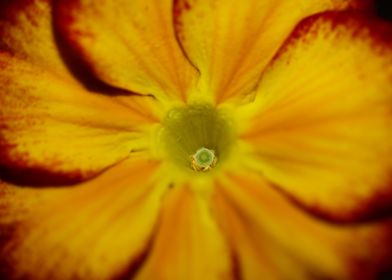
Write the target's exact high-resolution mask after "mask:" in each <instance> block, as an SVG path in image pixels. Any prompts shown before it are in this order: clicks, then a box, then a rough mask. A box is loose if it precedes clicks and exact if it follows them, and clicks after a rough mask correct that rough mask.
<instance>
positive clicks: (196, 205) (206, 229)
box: [135, 186, 231, 280]
mask: <svg viewBox="0 0 392 280" xmlns="http://www.w3.org/2000/svg"><path fill="white" fill-rule="evenodd" d="M151 250H152V251H151V254H150V256H149V257H148V258H147V260H146V263H145V264H144V265H143V267H142V268H141V271H140V272H139V273H138V274H137V275H136V278H135V279H136V280H150V279H156V280H177V279H178V280H184V279H187V280H200V279H206V280H213V279H214V280H215V279H216V280H218V279H231V278H230V273H231V271H230V263H229V259H228V252H227V248H226V246H225V244H224V243H223V238H222V235H221V233H220V231H219V229H218V228H217V226H216V224H215V221H213V220H212V217H211V213H210V212H209V208H208V205H207V203H206V200H205V198H202V197H200V196H199V195H198V194H197V193H193V192H192V191H191V190H190V189H189V188H188V186H178V187H176V188H174V189H172V190H171V191H170V193H169V194H168V196H167V197H166V198H165V201H164V205H163V209H162V216H161V219H160V222H159V226H158V229H157V232H156V238H155V240H154V243H153V245H152V249H151Z"/></svg>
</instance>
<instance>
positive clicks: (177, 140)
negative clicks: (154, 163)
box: [162, 104, 233, 172]
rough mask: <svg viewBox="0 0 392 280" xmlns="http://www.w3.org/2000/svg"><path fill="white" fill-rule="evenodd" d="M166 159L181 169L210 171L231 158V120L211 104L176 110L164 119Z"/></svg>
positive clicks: (194, 105) (163, 137) (163, 134)
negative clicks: (229, 156)
mask: <svg viewBox="0 0 392 280" xmlns="http://www.w3.org/2000/svg"><path fill="white" fill-rule="evenodd" d="M162 124H163V132H162V139H163V143H164V146H165V147H164V148H165V151H166V155H167V158H169V159H170V160H171V161H172V162H173V163H175V164H176V165H177V166H180V167H182V168H184V167H185V168H187V169H188V170H193V171H196V172H206V171H211V170H212V169H214V168H215V167H217V166H219V165H220V164H222V163H223V162H224V161H225V159H226V158H227V157H228V155H229V151H230V146H231V144H232V142H233V132H232V131H233V129H232V125H231V122H230V121H229V118H228V117H227V116H226V115H225V114H224V113H223V112H222V111H219V110H218V109H216V108H215V107H213V106H212V105H209V104H193V105H188V106H184V107H177V108H174V109H172V110H170V111H169V112H168V114H167V115H166V117H165V119H164V120H163V123H162Z"/></svg>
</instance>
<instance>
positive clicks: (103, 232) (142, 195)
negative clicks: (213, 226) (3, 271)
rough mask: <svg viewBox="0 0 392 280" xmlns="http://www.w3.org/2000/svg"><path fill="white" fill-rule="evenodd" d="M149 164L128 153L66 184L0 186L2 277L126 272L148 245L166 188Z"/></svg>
mask: <svg viewBox="0 0 392 280" xmlns="http://www.w3.org/2000/svg"><path fill="white" fill-rule="evenodd" d="M157 167H158V165H157V163H155V162H151V161H147V160H145V159H143V158H136V159H132V160H126V161H124V162H122V163H120V164H118V165H117V166H115V167H113V168H111V169H110V170H108V171H107V172H105V173H104V174H103V175H101V176H99V177H97V178H94V179H93V180H91V181H89V182H86V183H83V184H80V185H77V186H75V187H73V188H59V187H57V188H50V189H34V188H20V187H14V186H6V185H0V190H1V193H2V195H1V197H0V203H1V205H2V207H1V210H0V229H1V230H2V236H4V237H6V238H8V241H7V242H6V243H5V245H3V246H2V250H1V254H0V260H1V264H0V266H1V267H2V268H8V269H9V271H8V275H7V277H8V278H7V279H21V278H23V279H25V278H27V279H37V280H47V279H53V280H73V279H95V280H99V279H102V280H106V279H114V278H115V277H119V276H120V275H123V276H126V275H127V273H130V272H129V268H130V267H132V265H133V264H135V262H137V261H138V258H139V257H140V256H141V255H143V252H144V250H145V249H146V247H147V245H148V242H149V240H150V238H151V234H152V231H153V228H154V225H155V223H156V219H157V216H158V211H159V208H160V204H161V203H160V201H161V196H162V194H163V191H164V190H165V189H166V186H165V185H164V184H163V183H162V180H161V179H160V178H157V176H154V172H155V170H156V169H157ZM7 228H8V229H10V228H12V230H11V231H8V233H7V231H6V229H7Z"/></svg>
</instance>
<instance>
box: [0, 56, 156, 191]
mask: <svg viewBox="0 0 392 280" xmlns="http://www.w3.org/2000/svg"><path fill="white" fill-rule="evenodd" d="M0 65H1V69H0V84H1V85H2V89H1V92H0V154H1V156H0V167H1V173H2V175H3V176H6V177H7V179H10V178H9V177H12V179H14V180H16V181H14V182H15V183H19V184H25V183H26V182H27V183H28V184H40V183H42V182H46V183H47V184H63V183H65V182H64V181H63V179H65V178H67V180H66V181H67V182H68V183H69V182H73V181H75V180H78V179H82V178H85V177H86V176H87V177H88V176H92V175H95V174H96V173H97V172H99V171H101V170H102V169H104V168H107V167H108V166H110V165H112V164H114V163H116V162H117V161H119V160H120V159H123V158H125V157H127V156H129V154H130V153H131V152H132V151H136V150H140V149H148V148H149V145H150V143H149V141H148V139H149V138H146V137H147V134H146V133H147V131H146V130H145V126H146V125H147V124H148V125H150V124H152V123H154V122H156V119H154V117H153V115H151V114H152V112H151V111H150V107H149V103H148V102H147V100H148V99H149V97H123V98H122V99H121V100H120V99H115V98H111V97H107V96H104V95H100V94H92V93H88V92H86V91H84V90H83V89H82V88H80V87H78V86H75V85H74V84H71V83H67V82H65V80H62V79H60V78H58V77H57V76H54V75H52V74H49V73H48V72H46V71H45V70H44V69H41V68H39V67H34V66H32V65H30V64H29V63H25V62H23V61H21V60H19V59H16V58H14V57H12V56H11V55H9V54H6V53H0ZM124 99H128V102H127V103H126V102H125V100H124ZM142 99H147V100H146V102H144V101H142ZM22 171H23V176H20V174H22ZM30 180H32V181H30ZM35 181H36V183H34V182H35Z"/></svg>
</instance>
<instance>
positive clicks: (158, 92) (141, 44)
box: [55, 0, 196, 100]
mask: <svg viewBox="0 0 392 280" xmlns="http://www.w3.org/2000/svg"><path fill="white" fill-rule="evenodd" d="M55 11H56V18H55V19H56V27H58V29H59V30H60V31H61V34H62V35H63V36H64V37H65V38H66V39H67V40H68V42H69V44H70V45H71V46H72V47H73V48H74V49H75V51H77V53H78V54H80V55H82V57H83V59H84V60H85V61H86V63H88V65H89V67H90V69H91V70H92V71H93V72H94V73H95V75H96V76H97V77H98V78H100V79H102V80H103V81H105V82H106V83H108V84H110V85H113V86H116V87H121V88H124V89H127V90H131V91H134V92H138V93H142V94H153V95H155V96H157V97H159V98H161V99H162V98H168V97H171V98H173V97H175V98H180V99H181V100H185V99H186V93H187V90H188V87H189V86H190V84H191V83H192V80H193V79H194V78H195V75H196V71H195V69H193V67H192V66H191V65H190V64H189V62H188V61H187V59H186V58H185V56H184V55H183V53H182V51H181V49H180V47H179V45H178V44H177V41H176V38H175V34H174V28H173V24H172V1H169V0H159V1H158V0H155V1H142V0H134V1H124V0H123V1H115V2H113V1H109V0H100V1H91V0H90V1H88V0H87V1H81V0H72V1H68V0H66V1H65V0H64V1H57V2H56V4H55Z"/></svg>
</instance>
